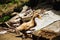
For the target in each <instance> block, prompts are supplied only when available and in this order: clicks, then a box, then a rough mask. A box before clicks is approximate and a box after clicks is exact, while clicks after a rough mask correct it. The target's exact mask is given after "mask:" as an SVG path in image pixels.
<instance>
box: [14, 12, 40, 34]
mask: <svg viewBox="0 0 60 40" xmlns="http://www.w3.org/2000/svg"><path fill="white" fill-rule="evenodd" d="M36 17H38V18H39V19H40V18H41V16H40V15H39V13H38V12H33V17H32V18H31V20H30V21H29V22H24V23H22V24H21V25H20V26H18V27H16V28H15V32H16V34H19V33H20V31H22V30H28V29H30V28H32V27H34V25H35V18H36Z"/></svg>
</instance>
